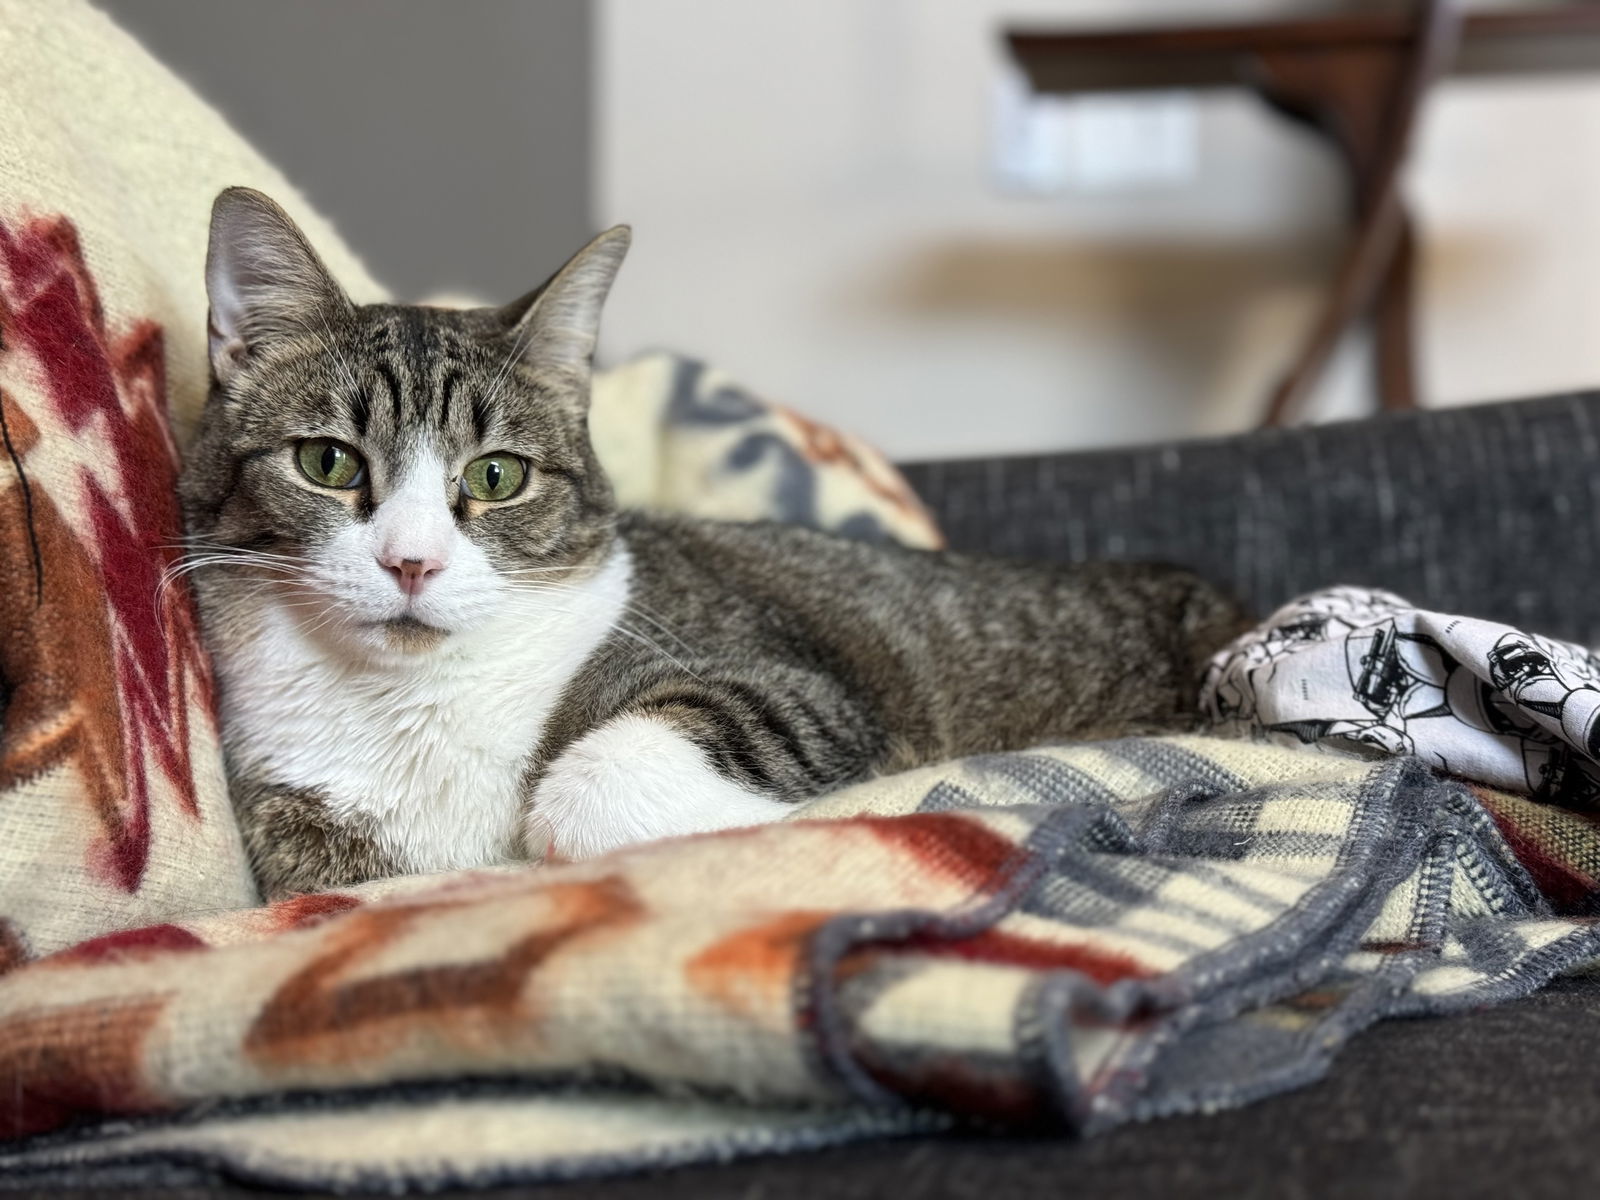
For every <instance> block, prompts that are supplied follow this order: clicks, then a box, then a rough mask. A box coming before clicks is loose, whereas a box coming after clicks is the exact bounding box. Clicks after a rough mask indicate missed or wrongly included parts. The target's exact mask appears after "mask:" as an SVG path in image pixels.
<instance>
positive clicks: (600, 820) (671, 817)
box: [523, 716, 793, 859]
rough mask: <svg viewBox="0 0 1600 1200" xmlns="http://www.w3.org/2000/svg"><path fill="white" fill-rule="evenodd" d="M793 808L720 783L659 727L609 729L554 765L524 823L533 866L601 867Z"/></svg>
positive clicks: (619, 724)
mask: <svg viewBox="0 0 1600 1200" xmlns="http://www.w3.org/2000/svg"><path fill="white" fill-rule="evenodd" d="M791 811H793V806H792V805H788V804H785V803H783V802H782V801H779V800H774V799H772V798H771V797H770V796H763V795H760V794H758V793H755V792H751V791H747V790H746V789H745V788H742V787H740V786H739V785H738V784H737V783H734V782H733V781H731V780H729V779H725V778H723V777H722V776H721V775H719V774H718V773H717V772H716V771H715V770H714V769H713V768H712V766H711V764H710V763H709V762H708V761H707V760H706V756H705V753H704V752H703V751H702V750H701V749H700V747H698V746H696V745H695V744H694V743H693V742H691V741H690V740H689V739H688V738H686V737H684V736H683V735H682V734H680V733H678V732H677V731H676V730H674V729H673V728H672V726H670V725H668V724H666V723H665V722H663V721H658V720H655V719H653V718H651V717H638V716H626V717H618V718H616V719H615V720H613V721H608V722H607V723H606V724H604V725H602V726H601V727H600V728H599V729H596V730H593V731H591V732H590V733H587V734H585V735H584V736H583V737H581V738H579V739H578V740H577V741H576V742H574V743H573V744H572V745H571V746H569V747H568V748H567V750H566V752H565V753H564V754H562V755H561V757H560V758H558V759H556V761H555V762H554V763H552V764H551V766H550V770H549V771H548V772H547V773H546V774H545V777H544V779H543V780H542V781H541V782H540V784H539V786H538V788H537V789H536V790H535V792H534V795H533V804H532V806H531V808H530V809H529V811H528V814H527V816H526V818H525V819H524V831H523V832H524V839H525V845H526V847H527V850H528V853H529V856H530V857H534V858H538V857H541V856H555V857H560V858H565V859H575V858H592V857H594V856H595V855H597V854H604V853H606V852H607V851H609V850H615V849H616V848H617V847H619V846H628V845H632V844H633V843H635V842H648V841H653V840H655V839H656V838H665V837H678V836H681V835H683V834H687V833H705V832H708V831H710V830H713V829H731V828H734V827H736V826H740V825H761V824H765V823H766V822H768V821H776V820H778V819H779V818H780V817H782V816H784V815H785V814H786V813H789V812H791Z"/></svg>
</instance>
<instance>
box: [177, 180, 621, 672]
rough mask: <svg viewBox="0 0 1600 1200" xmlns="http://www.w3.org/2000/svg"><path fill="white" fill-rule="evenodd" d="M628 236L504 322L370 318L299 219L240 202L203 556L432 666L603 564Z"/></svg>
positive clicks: (225, 273)
mask: <svg viewBox="0 0 1600 1200" xmlns="http://www.w3.org/2000/svg"><path fill="white" fill-rule="evenodd" d="M628 240H629V235H628V230H627V229H626V228H625V227H618V228H615V229H612V230H610V231H608V232H606V233H603V234H601V235H600V236H599V237H597V238H596V239H595V240H594V241H592V242H590V243H589V245H587V246H585V247H584V248H583V249H582V250H580V251H579V252H578V254H577V255H576V256H575V257H573V259H572V260H571V261H570V262H568V263H567V265H566V266H564V267H563V268H561V270H559V271H557V272H556V273H555V275H553V276H551V278H550V279H549V280H548V281H547V282H546V283H545V284H544V285H543V286H542V287H540V288H538V289H537V290H536V291H534V292H531V293H530V294H529V295H527V296H525V297H523V298H522V299H521V300H518V301H516V302H515V303H512V304H509V305H507V306H506V307H504V308H493V309H474V310H447V309H430V308H419V307H408V306H401V305H389V304H374V305H356V304H353V303H351V301H350V300H349V298H348V297H347V296H346V295H345V293H344V291H343V290H342V289H341V288H340V286H339V285H338V283H336V282H335V281H334V279H333V278H332V277H331V276H330V275H329V273H328V271H327V269H326V268H325V267H324V266H323V264H322V261H321V260H320V259H319V258H318V257H317V254H316V252H315V251H314V250H313V249H312V248H311V246H310V244H309V243H308V242H307V241H306V239H305V236H304V235H303V234H302V233H301V232H300V230H299V229H298V228H296V226H295V224H294V222H292V221H291V220H290V219H289V217H288V216H287V215H286V214H285V213H284V212H283V210H282V209H280V208H279V207H278V206H277V205H276V204H274V203H273V202H272V201H271V200H270V199H268V198H267V197H266V196H264V195H262V194H261V193H259V192H254V191H250V190H248V189H244V188H232V189H229V190H228V191H225V192H223V193H222V194H221V195H220V196H219V197H218V198H217V201H216V205H215V207H214V208H213V210H212V217H211V245H210V250H209V253H208V255H207V258H206V287H207V291H208V294H209V296H210V302H211V336H210V354H211V369H212V385H211V395H210V399H209V401H208V402H207V405H206V411H205V414H204V417H203V420H202V422H201V429H200V433H199V435H198V437H197V439H196V441H195V444H194V446H193V447H192V448H191V450H190V453H189V458H188V463H187V465H186V468H185V471H184V478H183V484H182V491H183V498H184V503H185V510H186V514H187V516H188V520H189V525H190V535H191V538H192V539H193V540H194V543H195V561H203V560H206V559H207V556H208V555H216V556H217V557H216V558H215V559H214V560H212V564H211V566H209V567H207V568H205V569H207V570H213V571H217V572H226V573H228V574H229V575H230V576H231V577H234V578H241V577H242V578H245V579H248V581H249V585H250V587H253V588H256V589H257V591H258V592H259V590H260V589H262V588H271V589H275V590H276V591H277V592H280V593H281V594H282V595H283V597H284V598H285V600H286V601H287V602H288V603H290V604H295V605H298V606H299V610H298V611H301V612H302V613H303V614H305V615H306V616H307V617H308V618H311V619H312V620H313V621H314V623H316V624H319V625H320V626H321V630H322V632H321V634H320V635H319V636H322V637H325V638H332V639H335V640H342V641H345V642H348V643H349V644H350V645H351V646H352V647H355V646H366V647H369V648H374V649H376V648H382V647H387V648H391V649H408V650H416V651H420V650H426V649H430V648H432V647H434V646H436V645H438V644H440V643H442V642H444V641H445V640H447V639H448V638H449V637H450V636H451V635H454V634H463V633H467V632H469V631H471V630H473V629H476V628H480V627H482V626H483V625H484V624H486V623H487V622H489V621H490V620H491V619H492V618H494V617H495V616H496V615H497V614H498V613H500V612H503V611H505V610H506V609H507V608H508V607H509V606H510V600H511V598H513V597H514V596H516V595H517V594H518V590H519V589H523V590H526V589H528V588H532V587H544V586H549V585H552V584H557V583H558V582H559V581H561V580H563V579H566V578H571V577H573V576H574V575H578V574H581V573H582V572H584V571H586V570H588V569H591V568H592V567H594V566H595V565H596V564H597V563H598V562H600V561H601V560H602V559H603V557H604V555H605V553H606V551H607V549H608V548H609V547H610V545H611V543H612V540H613V537H614V532H613V531H614V524H615V509H614V505H613V500H612V493H611V488H610V485H609V483H608V482H607V480H606V478H605V475H604V474H603V472H602V471H601V469H600V466H599V464H598V462H597V461H596V459H595V455H594V451H593V449H592V447H591V445H590V442H589V434H588V405H589V383H590V371H591V358H592V355H593V352H594V345H595V340H596V336H597V334H598V331H599V321H600V309H601V305H602V303H603V302H604V300H605V296H606V293H607V291H608V290H609V289H610V286H611V281H612V279H613V278H614V277H615V275H616V273H617V269H618V267H620V266H621V264H622V259H623V256H624V255H625V254H626V253H627V249H628ZM239 594H244V593H239Z"/></svg>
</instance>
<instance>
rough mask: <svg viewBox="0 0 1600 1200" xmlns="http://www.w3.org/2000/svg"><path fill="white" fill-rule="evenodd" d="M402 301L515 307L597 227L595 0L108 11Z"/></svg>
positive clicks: (322, 1) (139, 1)
mask: <svg viewBox="0 0 1600 1200" xmlns="http://www.w3.org/2000/svg"><path fill="white" fill-rule="evenodd" d="M95 2H96V3H97V4H99V6H100V7H101V8H103V9H104V10H105V11H107V12H108V13H110V14H111V15H112V17H114V18H115V19H116V20H117V21H118V22H119V23H120V24H121V25H122V26H123V28H125V29H127V30H128V31H129V32H130V33H132V34H133V35H134V36H135V37H137V38H139V39H140V41H142V42H143V43H144V44H145V46H147V47H148V48H149V49H150V50H151V51H152V52H153V53H154V54H155V55H156V57H158V58H160V59H161V60H162V61H164V62H165V63H166V64H167V65H168V66H169V67H171V68H172V70H174V71H175V72H176V73H177V74H179V75H180V76H182V77H183V78H184V79H185V80H187V81H188V82H189V84H190V85H191V86H193V87H194V88H195V90H196V91H198V92H199V93H200V94H201V95H202V96H204V97H205V98H206V99H207V100H209V101H210V102H211V103H212V104H214V105H215V106H216V107H217V108H218V109H220V110H221V111H222V112H223V114H224V115H225V116H227V118H228V119H229V120H230V121H231V122H232V123H233V125H234V126H235V127H236V128H237V129H238V130H239V131H240V132H241V133H243V134H244V135H245V136H246V137H247V138H249V139H250V140H251V142H252V143H253V144H254V145H255V146H256V148H257V149H258V150H260V151H261V152H262V153H263V154H264V155H265V156H266V157H267V158H268V159H270V160H271V161H272V162H274V163H275V164H276V165H277V166H278V167H279V168H280V169H282V170H283V172H284V173H285V174H286V175H288V176H289V177H290V179H292V180H293V181H294V182H295V183H296V184H297V185H298V186H299V187H300V188H301V190H302V191H304V192H305V194H306V195H307V197H308V198H309V199H310V200H311V201H312V203H313V204H315V205H316V206H317V207H318V208H319V209H321V210H322V211H323V212H324V213H326V214H327V215H328V216H329V217H331V218H332V219H333V220H334V222H335V223H336V224H337V225H338V226H339V229H340V231H341V232H342V233H343V234H344V235H345V237H346V239H347V240H348V241H349V242H350V244H351V245H352V246H354V247H355V249H356V250H357V252H358V253H360V255H361V256H362V257H363V258H364V259H365V260H366V262H367V265H368V266H369V267H370V268H371V270H372V272H373V274H375V275H376V276H377V277H378V278H379V279H380V280H382V281H383V282H384V283H386V284H388V285H389V286H390V287H391V288H393V289H394V291H395V292H396V293H397V294H398V295H400V296H402V297H411V298H418V297H421V296H423V295H425V294H427V293H430V292H436V291H440V290H447V289H448V290H465V291H468V292H470V293H473V294H479V295H483V296H485V297H487V298H491V299H511V298H512V297H514V296H516V295H518V294H520V293H522V292H524V291H527V290H528V289H529V288H531V287H533V286H535V285H536V284H538V283H539V282H540V281H541V280H542V279H544V277H545V276H546V275H548V274H549V273H550V271H552V270H554V269H555V267H557V266H559V265H560V263H561V262H562V261H563V260H564V259H565V258H566V257H567V255H569V254H570V253H572V251H574V250H576V249H577V248H578V246H579V245H581V244H582V242H583V240H584V239H585V237H587V236H588V234H589V233H590V232H591V230H590V218H589V208H590V205H589V199H590V197H589V174H590V172H589V160H590V154H589V114H590V88H589V76H590V42H591V22H590V15H589V11H588V6H587V4H586V3H585V0H95Z"/></svg>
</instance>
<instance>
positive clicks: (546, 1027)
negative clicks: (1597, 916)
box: [0, 738, 1600, 1189]
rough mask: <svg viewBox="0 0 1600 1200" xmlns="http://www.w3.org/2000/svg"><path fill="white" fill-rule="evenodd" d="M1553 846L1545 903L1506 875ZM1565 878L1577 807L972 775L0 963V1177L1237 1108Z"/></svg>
mask: <svg viewBox="0 0 1600 1200" xmlns="http://www.w3.org/2000/svg"><path fill="white" fill-rule="evenodd" d="M1527 846H1534V847H1538V848H1539V852H1540V862H1539V864H1538V866H1539V869H1538V870H1533V871H1530V869H1529V865H1528V863H1527V862H1525V861H1524V860H1523V858H1522V857H1521V855H1520V854H1519V850H1518V848H1519V847H1527ZM1557 860H1559V864H1560V866H1561V867H1562V869H1563V871H1564V873H1563V874H1560V875H1559V880H1560V881H1561V883H1562V885H1563V887H1564V888H1565V890H1562V888H1545V887H1541V886H1540V873H1541V872H1544V873H1545V877H1548V878H1556V876H1550V875H1549V874H1548V868H1549V866H1550V864H1551V862H1554V861H1557ZM1597 861H1600V832H1597V830H1596V829H1595V827H1594V824H1593V822H1592V821H1591V820H1590V819H1589V818H1587V817H1584V816H1579V815H1576V814H1572V813H1568V812H1565V811H1563V810H1560V809H1556V808H1552V807H1550V806H1547V805H1538V804H1535V803H1533V802H1531V801H1528V800H1526V799H1519V798H1516V797H1511V796H1506V795H1502V794H1499V793H1495V792H1491V791H1488V790H1484V789H1475V788H1473V787H1470V786H1468V785H1466V784H1463V783H1461V782H1458V781H1455V780H1452V779H1448V778H1445V777H1441V776H1439V775H1437V774H1436V773H1434V772H1431V771H1430V770H1428V769H1427V768H1426V767H1424V766H1423V765H1422V764H1421V763H1420V762H1418V761H1417V760H1415V759H1410V758H1405V759H1396V760H1390V761H1383V762H1378V763H1373V762H1368V761H1361V760H1356V759H1352V758H1349V757H1345V756H1336V755H1324V754H1309V753H1306V752H1304V751H1299V750H1288V749H1283V748H1279V747H1274V746H1260V745H1254V744H1251V743H1249V742H1243V741H1230V740H1213V739H1203V738H1176V739H1165V740H1129V741H1120V742H1110V743H1102V744H1097V745H1089V746H1076V747H1051V748H1041V749H1039V750H1036V751H1033V752H1029V753H1023V754H1006V755H995V756H987V757H981V758H974V759H969V760H966V761H963V762H959V763H955V764H950V765H947V766H943V767H936V768H929V769H926V770H922V771H917V772H912V773H909V774H905V775H900V776H892V777H889V778H885V779H880V780H875V781H872V782H870V783H866V784H863V785H860V786H858V787H855V788H852V789H849V790H848V791H845V792H842V793H839V794H837V795H835V796H833V797H829V798H827V799H824V800H822V801H819V802H817V803H816V804H814V805H812V806H811V807H810V808H808V809H807V810H805V811H804V812H803V813H802V814H801V815H800V816H799V817H798V818H797V819H794V820H792V821H790V822H787V823H784V824H781V825H777V826H768V827H764V828H757V829H750V830H740V831H731V832H728V833H725V834H720V835H713V836H709V837H700V838H691V839H683V840H679V841H672V842H664V843H658V844H655V845H649V846H642V847H638V848H635V849H632V850H629V851H626V852H623V853H620V854H616V855H612V856H610V857H608V858H605V859H602V860H598V861H595V862H593V863H588V864H579V865H573V866H567V867H561V868H557V869H550V870H526V871H504V872H480V873H475V874H471V875H464V876H458V877H454V878H450V879H444V880H410V881H400V882H391V883H387V884H383V885H379V886H377V887H375V888H371V889H365V890H357V891H352V892H348V893H337V894H330V895H324V896H316V897H308V898H304V899H301V900H296V901H290V902H287V903H286V904H282V905H278V906H276V907H274V908H270V909H265V910H256V911H253V912H249V913H245V914H237V915H226V914H222V915H215V916H210V917H202V918H197V919H194V920H191V921H185V922H179V923H172V924H167V925H162V926H157V927H154V928H151V929H146V930H142V931H138V932H136V933H130V934H120V935H114V936H110V937H106V938H102V939H100V940H98V941H96V942H91V943H88V944H85V945H83V946H80V947H77V948H76V949H74V950H71V951H67V952H65V953H63V954H59V955H56V956H54V957H52V958H49V959H45V960H43V961H40V962H38V963H34V964H31V965H28V966H25V967H22V968H20V969H18V970H16V971H13V972H12V973H11V974H9V975H8V976H5V977H4V978H0V1014H3V1015H0V1077H5V1078H8V1079H9V1080H10V1081H11V1086H10V1087H8V1088H5V1089H0V1130H5V1131H10V1132H12V1133H15V1134H26V1133H32V1134H33V1135H34V1136H33V1137H31V1138H27V1139H24V1140H22V1141H20V1142H16V1143H13V1144H10V1145H5V1146H0V1178H3V1179H4V1180H5V1181H6V1182H32V1183H37V1182H40V1181H41V1180H51V1179H56V1178H59V1177H60V1172H61V1171H63V1170H66V1169H70V1171H71V1172H72V1175H71V1177H72V1178H74V1179H77V1180H82V1179H84V1178H85V1177H86V1176H85V1174H84V1172H85V1171H86V1170H88V1169H89V1168H91V1167H94V1166H95V1165H96V1164H99V1166H100V1170H101V1171H102V1172H103V1174H102V1175H101V1176H100V1177H101V1178H104V1179H116V1180H121V1181H128V1180H130V1179H135V1178H148V1177H149V1176H148V1175H146V1174H141V1172H148V1171H158V1172H161V1173H162V1174H161V1175H160V1177H161V1178H164V1179H170V1178H175V1177H179V1176H181V1175H182V1173H183V1172H195V1171H206V1172H211V1171H221V1172H224V1173H226V1174H230V1175H233V1176H236V1177H240V1178H247V1179H252V1180H256V1181H261V1182H275V1183H281V1184H286V1185H294V1186H306V1187H310V1186H342V1187H352V1188H359V1187H371V1188H379V1189H381V1188H392V1187H396V1186H400V1185H402V1184H427V1185H429V1186H445V1185H449V1184H456V1183H473V1182H485V1181H490V1180H494V1181H506V1180H513V1179H538V1178H557V1177H570V1176H573V1175H580V1174H584V1173H593V1172H596V1171H605V1170H617V1169H622V1168H625V1167H630V1166H638V1165H641V1164H648V1163H662V1162H678V1161H687V1160H691V1159H706V1158H716V1157H726V1156H729V1155H732V1154H737V1153H745V1152H752V1151H757V1150H760V1151H774V1150H787V1149H798V1148H801V1147H806V1146H814V1145H818V1144H826V1143H828V1142H835V1141H840V1140H844V1139H848V1138H854V1137H860V1136H864V1135H866V1134H869V1133H882V1132H885V1131H894V1130H907V1129H926V1128H934V1127H938V1126H939V1125H941V1124H943V1123H947V1122H950V1121H955V1120H960V1119H962V1118H964V1117H981V1118H983V1119H985V1120H990V1121H993V1120H995V1119H1004V1120H1011V1121H1018V1122H1029V1123H1037V1122H1041V1121H1043V1122H1048V1123H1055V1124H1058V1125H1064V1126H1066V1127H1069V1128H1073V1129H1077V1130H1081V1131H1086V1132H1092V1131H1096V1130H1101V1129H1105V1128H1108V1127H1110V1126H1113V1125H1116V1124H1118V1123H1121V1122H1125V1121H1128V1120H1133V1119H1139V1118H1145V1117H1151V1116H1156V1115H1160V1114H1164V1113H1173V1112H1182V1111H1193V1110H1201V1109H1210V1108H1214V1107H1218V1106H1224V1105H1231V1104H1238V1103H1242V1102H1245V1101H1247V1100H1250V1099H1253V1098H1255V1097H1258V1096H1262V1095H1265V1094H1268V1093H1271V1092H1274V1091H1277V1090H1280V1089H1283V1088H1286V1087H1290V1086H1294V1085H1296V1084H1299V1083H1302V1082H1305V1081H1307V1080H1309V1079H1312V1078H1314V1077H1315V1076H1316V1075H1317V1074H1318V1073H1319V1072H1321V1071H1322V1069H1323V1068H1324V1066H1325V1064H1326V1062H1327V1060H1328V1058H1329V1056H1330V1055H1331V1054H1332V1053H1333V1052H1334V1051H1335V1050H1336V1049H1337V1047H1338V1046H1339V1045H1340V1043H1341V1042H1343V1041H1344V1040H1345V1039H1346V1038H1347V1037H1349V1036H1350V1035H1351V1034H1352V1033H1353V1032H1355V1031H1356V1030H1359V1029H1360V1028H1362V1027H1363V1026H1365V1025H1366V1024H1368V1023H1369V1022H1371V1021H1373V1020H1376V1019H1378V1018H1380V1017H1384V1016H1389V1015H1399V1014H1406V1015H1412V1014H1423V1013H1443V1012H1449V1011H1453V1010H1456V1009H1459V1008H1462V1007H1465V1006H1472V1005H1480V1004H1484V1003H1488V1002H1492V1001H1496V1000H1502V999H1506V998H1509V997H1512V996H1517V995H1521V994H1524V993H1526V992H1527V991H1529V990H1531V989H1532V988H1534V987H1536V986H1537V985H1538V984H1539V983H1541V982H1543V981H1544V980H1546V979H1548V978H1549V977H1550V976H1551V975H1552V974H1554V973H1556V972H1559V971H1563V970H1568V969H1572V968H1574V967H1576V966H1578V965H1579V964H1582V963H1584V962H1586V961H1588V960H1589V959H1590V958H1592V957H1593V956H1594V955H1595V954H1596V949H1597V947H1596V939H1597V936H1600V934H1597V931H1596V929H1595V927H1594V926H1593V924H1592V923H1591V922H1590V921H1589V920H1587V919H1584V918H1582V917H1580V916H1574V915H1572V914H1574V913H1576V912H1579V911H1581V910H1583V909H1584V908H1585V907H1586V906H1587V905H1588V903H1589V902H1590V900H1591V899H1592V897H1593V896H1594V895H1595V893H1596V890H1597V889H1596V882H1595V873H1594V872H1595V866H1596V863H1597ZM662 1095H667V1096H669V1097H671V1099H670V1100H669V1101H666V1102H664V1101H663V1100H662V1099H661V1096H662ZM733 1099H740V1100H744V1101H747V1102H748V1104H747V1105H739V1104H734V1103H732V1100H733ZM173 1172H178V1173H179V1175H178V1176H175V1175H174V1174H173Z"/></svg>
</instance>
